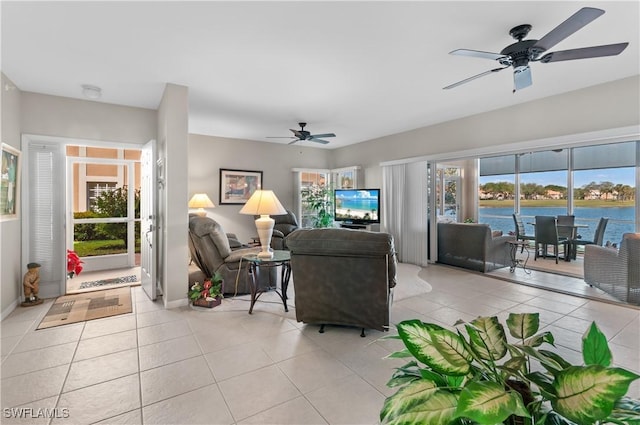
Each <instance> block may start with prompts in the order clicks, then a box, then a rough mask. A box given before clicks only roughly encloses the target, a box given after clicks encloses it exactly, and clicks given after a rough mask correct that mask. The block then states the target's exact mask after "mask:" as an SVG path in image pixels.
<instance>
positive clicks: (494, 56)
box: [449, 49, 505, 60]
mask: <svg viewBox="0 0 640 425" xmlns="http://www.w3.org/2000/svg"><path fill="white" fill-rule="evenodd" d="M449 54H450V55H458V56H471V57H474V58H482V59H493V60H498V59H501V58H503V57H505V56H504V55H501V54H500V53H491V52H483V51H480V50H469V49H456V50H452V51H451V52H449Z"/></svg>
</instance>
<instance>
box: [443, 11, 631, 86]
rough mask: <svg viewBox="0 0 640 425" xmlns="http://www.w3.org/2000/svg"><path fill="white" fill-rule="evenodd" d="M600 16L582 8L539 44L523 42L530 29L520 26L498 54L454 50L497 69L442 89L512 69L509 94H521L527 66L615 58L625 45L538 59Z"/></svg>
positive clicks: (527, 81) (526, 80) (528, 73)
mask: <svg viewBox="0 0 640 425" xmlns="http://www.w3.org/2000/svg"><path fill="white" fill-rule="evenodd" d="M602 14H604V10H602V9H595V8H593V7H583V8H582V9H580V10H578V11H577V12H576V13H574V14H573V15H572V16H570V17H569V19H567V20H566V21H564V22H563V23H561V24H560V25H558V26H557V27H556V28H554V29H553V30H551V31H550V32H549V33H548V34H547V35H545V36H544V37H542V38H541V39H540V40H533V39H532V40H524V38H525V37H526V36H527V34H528V33H529V31H531V25H529V24H523V25H518V26H517V27H514V28H512V29H511V31H509V34H510V35H511V36H512V37H513V38H515V39H516V40H517V42H516V43H513V44H511V45H509V46H507V47H505V48H504V49H502V51H501V52H500V53H491V52H483V51H479V50H469V49H457V50H453V51H452V52H449V53H450V54H452V55H460V56H473V57H477V58H484V59H493V60H496V61H497V62H498V63H499V64H500V65H502V66H501V67H500V68H494V69H491V70H489V71H485V72H483V73H480V74H478V75H474V76H473V77H469V78H466V79H464V80H462V81H458V82H457V83H453V84H451V85H449V86H447V87H444V89H445V90H446V89H452V88H454V87H457V86H459V85H461V84H465V83H468V82H469V81H472V80H475V79H476V78H480V77H483V76H485V75H489V74H492V73H494V72H498V71H502V70H503V69H506V68H509V67H513V86H514V89H513V91H514V92H515V91H516V90H521V89H523V88H526V87H529V86H530V85H531V84H532V81H531V69H530V68H529V62H542V63H548V62H559V61H567V60H574V59H585V58H597V57H602V56H615V55H617V54H620V53H621V52H622V51H623V50H624V49H625V48H626V47H627V46H628V45H629V43H617V44H607V45H604V46H592V47H583V48H580V49H570V50H561V51H557V52H549V53H546V54H544V55H542V54H543V53H544V52H546V51H547V50H549V49H551V48H552V47H553V46H555V45H556V44H558V43H559V42H561V41H562V40H564V39H565V38H567V37H569V36H570V35H571V34H573V33H574V32H576V31H578V30H579V29H580V28H582V27H584V26H586V25H587V24H589V23H590V22H592V21H593V20H595V19H596V18H598V17H599V16H601V15H602Z"/></svg>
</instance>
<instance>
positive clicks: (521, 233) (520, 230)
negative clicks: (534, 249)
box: [512, 213, 536, 252]
mask: <svg viewBox="0 0 640 425" xmlns="http://www.w3.org/2000/svg"><path fill="white" fill-rule="evenodd" d="M512 216H513V224H514V225H515V227H516V240H517V241H524V242H526V241H535V240H536V237H535V236H531V235H527V234H526V231H525V227H524V223H523V222H522V217H520V214H516V213H513V214H512ZM523 251H524V245H522V247H521V248H520V252H523Z"/></svg>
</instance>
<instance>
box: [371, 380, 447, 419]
mask: <svg viewBox="0 0 640 425" xmlns="http://www.w3.org/2000/svg"><path fill="white" fill-rule="evenodd" d="M456 406H457V397H456V396H455V395H454V394H452V393H450V392H448V391H444V390H439V389H438V388H437V387H436V386H435V384H434V383H432V382H429V381H426V380H418V381H414V382H412V383H410V384H409V385H407V386H406V387H404V388H401V389H400V390H398V391H397V392H396V393H395V394H394V395H392V396H391V397H388V398H387V399H386V400H385V402H384V406H383V407H382V411H381V412H380V421H381V422H382V423H383V424H389V425H412V424H425V425H446V424H449V423H450V422H451V421H452V420H453V419H454V417H453V415H454V413H455V411H456Z"/></svg>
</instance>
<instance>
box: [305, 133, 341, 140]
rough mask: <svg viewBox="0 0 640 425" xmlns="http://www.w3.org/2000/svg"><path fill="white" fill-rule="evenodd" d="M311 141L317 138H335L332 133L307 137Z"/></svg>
mask: <svg viewBox="0 0 640 425" xmlns="http://www.w3.org/2000/svg"><path fill="white" fill-rule="evenodd" d="M309 137H310V138H311V139H315V138H317V137H336V135H335V134H333V133H324V134H312V135H310V136H309Z"/></svg>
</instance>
